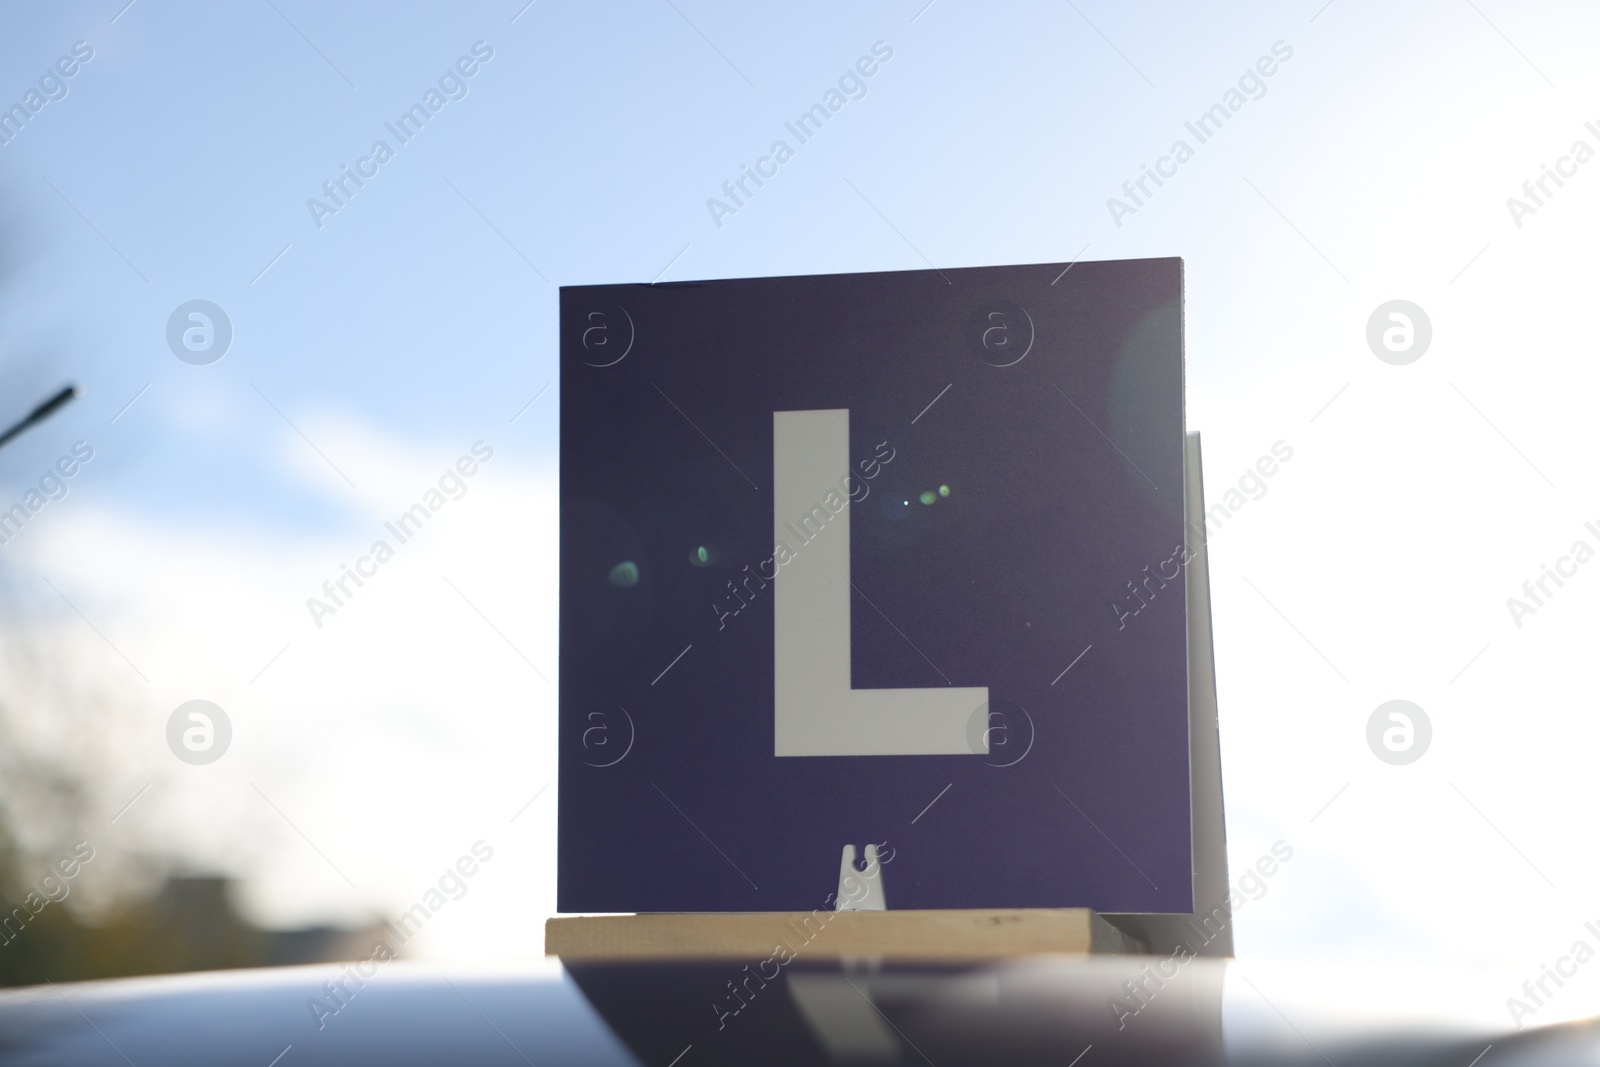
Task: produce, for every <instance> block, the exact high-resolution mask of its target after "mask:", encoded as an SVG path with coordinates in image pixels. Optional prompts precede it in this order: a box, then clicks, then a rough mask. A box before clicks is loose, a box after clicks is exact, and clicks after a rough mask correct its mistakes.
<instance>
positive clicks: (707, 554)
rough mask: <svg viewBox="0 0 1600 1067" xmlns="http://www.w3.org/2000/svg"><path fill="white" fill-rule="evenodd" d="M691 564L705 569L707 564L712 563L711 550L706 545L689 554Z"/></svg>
mask: <svg viewBox="0 0 1600 1067" xmlns="http://www.w3.org/2000/svg"><path fill="white" fill-rule="evenodd" d="M689 562H690V563H693V564H694V565H695V566H696V567H704V566H705V565H706V564H708V563H710V562H711V550H710V549H709V548H707V547H706V546H705V545H701V546H700V547H699V548H697V549H695V550H694V551H693V552H691V553H689Z"/></svg>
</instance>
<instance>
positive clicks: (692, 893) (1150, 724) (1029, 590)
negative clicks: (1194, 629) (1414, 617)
mask: <svg viewBox="0 0 1600 1067" xmlns="http://www.w3.org/2000/svg"><path fill="white" fill-rule="evenodd" d="M1182 299H1183V264H1182V261H1181V260H1177V259H1149V260H1135V261H1129V262H1119V263H1078V264H1075V265H1072V266H1071V267H1070V269H1068V265H1067V264H1062V263H1056V264H1046V265H1039V266H1024V267H985V268H976V269H970V270H946V271H937V270H932V271H908V272H903V273H886V274H839V275H827V276H821V277H807V278H753V279H745V280H735V281H711V282H688V283H681V284H668V285H653V286H652V285H597V286H577V287H568V288H564V289H562V291H561V679H560V718H561V730H560V733H561V737H560V745H561V755H560V767H561V789H560V845H559V850H560V856H559V892H558V901H557V904H558V907H559V908H560V910H562V911H567V912H631V911H787V910H807V911H808V910H811V909H814V908H826V907H829V906H830V904H831V899H832V898H831V894H832V893H833V892H834V890H835V889H836V888H837V886H838V880H839V873H840V856H841V854H842V852H843V849H844V846H845V845H847V844H851V845H855V846H856V847H857V848H858V849H864V846H865V845H867V844H869V843H875V844H877V845H878V846H879V855H880V860H881V861H882V874H883V887H884V892H885V897H886V900H887V904H888V906H889V907H890V908H896V909H898V908H963V907H986V908H989V907H1069V906H1080V907H1091V908H1096V909H1098V910H1100V911H1105V912H1139V911H1158V912H1181V911H1189V910H1190V908H1191V890H1192V886H1191V877H1192V866H1191V862H1190V849H1191V845H1190V820H1189V806H1190V798H1189V729H1188V721H1189V720H1188V671H1187V661H1186V654H1185V647H1186V646H1185V620H1186V615H1185V607H1186V605H1185V596H1184V582H1183V580H1182V567H1183V563H1184V519H1183V516H1184V466H1183V455H1184V454H1183V444H1184V438H1183V434H1184V423H1183V340H1182V338H1183V335H1182Z"/></svg>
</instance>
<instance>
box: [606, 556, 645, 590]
mask: <svg viewBox="0 0 1600 1067" xmlns="http://www.w3.org/2000/svg"><path fill="white" fill-rule="evenodd" d="M607 578H608V579H609V581H610V582H611V584H612V585H614V586H617V587H618V588H620V589H630V588H632V587H633V586H636V585H638V584H639V565H638V564H637V563H635V562H633V560H631V559H625V560H623V561H622V562H621V563H619V564H617V565H616V566H615V567H612V568H611V573H610V574H609V575H607Z"/></svg>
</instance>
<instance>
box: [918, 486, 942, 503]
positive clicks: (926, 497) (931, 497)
mask: <svg viewBox="0 0 1600 1067" xmlns="http://www.w3.org/2000/svg"><path fill="white" fill-rule="evenodd" d="M917 499H918V500H920V501H922V502H923V503H924V504H931V503H933V502H934V501H935V500H938V499H939V496H938V494H937V493H935V492H934V491H933V490H932V489H924V490H923V491H922V495H921V496H919V497H917Z"/></svg>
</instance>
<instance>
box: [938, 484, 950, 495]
mask: <svg viewBox="0 0 1600 1067" xmlns="http://www.w3.org/2000/svg"><path fill="white" fill-rule="evenodd" d="M939 495H940V496H949V495H950V487H949V486H948V485H941V486H940V487H939Z"/></svg>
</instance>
